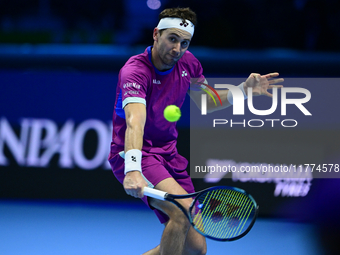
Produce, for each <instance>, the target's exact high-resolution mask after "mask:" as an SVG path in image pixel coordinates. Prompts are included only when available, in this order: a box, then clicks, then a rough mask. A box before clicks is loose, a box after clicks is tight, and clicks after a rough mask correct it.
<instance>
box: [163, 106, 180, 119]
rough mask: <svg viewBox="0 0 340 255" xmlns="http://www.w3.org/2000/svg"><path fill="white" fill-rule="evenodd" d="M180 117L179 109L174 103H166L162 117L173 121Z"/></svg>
mask: <svg viewBox="0 0 340 255" xmlns="http://www.w3.org/2000/svg"><path fill="white" fill-rule="evenodd" d="M180 117H181V110H180V109H179V108H178V107H177V106H176V105H168V106H167V107H166V108H165V109H164V118H165V119H166V120H167V121H170V122H175V121H178V120H179V118H180Z"/></svg>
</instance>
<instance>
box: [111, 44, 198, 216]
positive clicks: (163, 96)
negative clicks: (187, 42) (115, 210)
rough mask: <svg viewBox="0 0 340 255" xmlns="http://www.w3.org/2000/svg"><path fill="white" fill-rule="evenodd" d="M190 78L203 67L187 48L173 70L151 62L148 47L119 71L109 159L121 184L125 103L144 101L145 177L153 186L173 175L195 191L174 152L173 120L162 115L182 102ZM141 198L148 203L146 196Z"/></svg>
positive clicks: (180, 157)
mask: <svg viewBox="0 0 340 255" xmlns="http://www.w3.org/2000/svg"><path fill="white" fill-rule="evenodd" d="M191 78H200V79H204V76H203V69H202V66H201V64H200V62H199V61H198V60H197V59H196V58H195V57H194V55H193V54H191V53H190V52H189V51H186V52H185V53H184V55H183V56H182V58H181V59H180V60H179V61H178V62H177V63H176V64H175V66H174V67H173V68H172V69H170V70H167V71H165V72H160V71H159V70H157V69H156V68H155V67H154V65H153V64H152V62H151V46H150V47H148V48H147V49H146V50H145V52H144V53H142V54H139V55H136V56H133V57H131V58H130V59H129V60H128V61H127V62H126V64H125V65H124V66H123V68H122V69H121V70H120V72H119V77H118V85H117V90H116V103H115V110H114V112H113V132H112V142H111V149H110V155H109V162H110V164H111V167H112V171H113V173H114V174H115V176H116V177H117V179H118V180H119V181H120V182H121V183H122V182H123V180H124V160H123V159H122V158H121V157H120V156H119V154H118V153H119V152H121V151H124V138H125V130H126V122H125V115H124V110H123V107H124V103H125V102H127V101H128V102H129V103H131V102H139V103H140V102H145V104H146V112H147V117H146V123H145V128H144V137H143V139H144V140H143V148H142V154H143V158H142V171H143V174H144V176H145V177H146V178H147V179H148V180H149V181H150V182H151V183H152V184H153V185H157V183H158V182H160V181H161V180H164V179H166V178H169V177H173V178H174V179H175V180H176V181H177V182H178V183H179V184H180V185H181V186H182V187H183V188H184V189H185V190H187V192H189V193H191V192H194V188H193V185H192V181H191V179H190V176H189V175H188V173H187V171H186V170H185V169H186V167H187V160H186V159H185V158H183V157H182V156H180V155H179V154H178V152H177V148H176V144H177V137H178V131H177V129H176V122H168V121H167V120H165V118H164V116H163V111H164V109H165V107H166V106H168V105H177V106H178V107H181V106H182V105H183V102H184V100H185V96H186V93H187V91H188V89H189V86H190V79H191ZM143 201H144V202H145V203H147V201H146V199H145V198H144V199H143ZM147 204H148V203H147ZM156 214H157V216H158V217H159V218H160V221H161V222H164V221H167V217H166V216H165V215H163V214H162V213H160V212H158V211H157V210H156ZM159 214H161V215H159Z"/></svg>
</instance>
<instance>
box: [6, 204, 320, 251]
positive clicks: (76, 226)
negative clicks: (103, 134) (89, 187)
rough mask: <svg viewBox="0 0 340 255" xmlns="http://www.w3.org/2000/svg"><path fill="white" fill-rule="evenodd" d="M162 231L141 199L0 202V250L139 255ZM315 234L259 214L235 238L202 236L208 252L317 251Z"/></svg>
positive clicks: (306, 227)
mask: <svg viewBox="0 0 340 255" xmlns="http://www.w3.org/2000/svg"><path fill="white" fill-rule="evenodd" d="M162 230H163V226H162V225H161V224H159V223H158V220H157V218H156V217H155V216H154V214H153V212H152V211H150V210H149V209H147V208H146V206H145V205H144V204H141V203H119V202H117V203H114V202H110V203H98V202H93V203H88V202H87V203H85V202H62V203H61V202H41V201H40V202H38V201H33V202H32V201H0V254H1V255H30V254H32V255H40V254H41V255H42V254H43V255H78V254H79V255H112V254H120V255H139V254H142V253H143V252H145V251H147V250H148V249H151V248H153V247H155V246H156V245H157V244H158V243H159V240H160V236H161V233H162ZM315 238H316V237H315V229H314V227H313V225H309V224H302V223H293V222H288V221H281V220H272V219H261V218H260V219H258V220H257V222H256V223H255V225H254V227H253V229H252V230H251V231H250V232H249V234H248V235H246V236H245V237H243V238H242V239H240V240H237V241H234V242H216V241H212V240H208V254H209V255H211V254H238V255H241V254H251V255H253V254H261V255H267V254H268V255H273V254H275V255H283V254H289V255H319V254H323V253H322V252H321V250H320V248H319V246H318V242H317V240H316V239H315Z"/></svg>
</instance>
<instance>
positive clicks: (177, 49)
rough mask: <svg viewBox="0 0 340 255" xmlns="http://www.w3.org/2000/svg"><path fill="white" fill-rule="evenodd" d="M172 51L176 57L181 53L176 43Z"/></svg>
mask: <svg viewBox="0 0 340 255" xmlns="http://www.w3.org/2000/svg"><path fill="white" fill-rule="evenodd" d="M172 50H173V51H174V53H175V54H176V56H178V55H179V54H180V53H181V44H180V43H176V44H175V45H174V47H173V49H172Z"/></svg>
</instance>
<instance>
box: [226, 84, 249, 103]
mask: <svg viewBox="0 0 340 255" xmlns="http://www.w3.org/2000/svg"><path fill="white" fill-rule="evenodd" d="M243 85H244V82H242V83H241V84H240V85H238V86H237V87H238V88H239V89H241V91H242V93H243V96H244V100H246V99H247V98H248V97H247V94H246V92H245V91H244V87H243ZM227 99H228V102H229V103H230V104H233V101H234V100H233V95H232V93H230V90H229V91H228V95H227Z"/></svg>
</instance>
